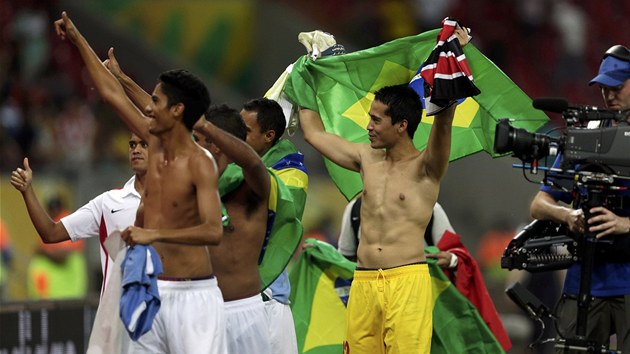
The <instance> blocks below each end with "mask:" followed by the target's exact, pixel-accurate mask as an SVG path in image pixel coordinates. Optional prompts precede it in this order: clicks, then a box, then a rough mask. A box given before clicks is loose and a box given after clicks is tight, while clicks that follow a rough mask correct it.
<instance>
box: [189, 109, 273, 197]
mask: <svg viewBox="0 0 630 354" xmlns="http://www.w3.org/2000/svg"><path fill="white" fill-rule="evenodd" d="M194 131H195V132H196V133H200V134H203V135H204V136H205V137H206V139H208V141H211V142H212V143H214V144H215V145H216V146H217V147H218V148H219V149H221V151H222V152H223V153H224V154H225V155H226V156H227V157H228V158H229V159H230V160H232V161H233V162H234V163H236V164H237V165H238V166H240V167H241V168H242V169H243V177H245V183H247V185H249V187H250V188H251V189H252V190H253V191H254V193H256V194H257V195H258V196H259V197H260V198H262V199H265V200H266V199H267V197H268V196H269V189H270V188H271V187H270V185H271V183H270V181H269V177H270V176H269V172H268V171H267V167H266V166H265V164H264V163H263V161H262V160H261V159H260V156H258V154H257V153H256V151H255V150H254V149H252V147H251V146H249V144H247V143H246V142H245V141H243V140H241V139H239V138H237V137H235V136H234V135H232V134H230V133H228V132H226V131H224V130H223V129H221V128H219V127H217V126H216V125H214V124H212V122H209V121H207V120H206V119H205V118H203V117H202V118H201V119H199V120H198V121H197V123H196V124H195V126H194Z"/></svg>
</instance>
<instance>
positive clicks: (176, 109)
mask: <svg viewBox="0 0 630 354" xmlns="http://www.w3.org/2000/svg"><path fill="white" fill-rule="evenodd" d="M184 108H185V106H184V104H183V103H181V102H180V103H176V104H174V105H172V106H171V110H172V111H173V114H174V115H175V116H177V117H182V116H184Z"/></svg>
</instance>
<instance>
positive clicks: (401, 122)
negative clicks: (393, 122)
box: [398, 119, 409, 133]
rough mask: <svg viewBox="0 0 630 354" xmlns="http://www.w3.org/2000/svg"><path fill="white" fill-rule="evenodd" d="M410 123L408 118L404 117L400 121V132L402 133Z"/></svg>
mask: <svg viewBox="0 0 630 354" xmlns="http://www.w3.org/2000/svg"><path fill="white" fill-rule="evenodd" d="M408 125H409V122H408V121H407V120H406V119H403V120H401V121H400V122H398V133H402V132H404V131H405V130H407V126H408Z"/></svg>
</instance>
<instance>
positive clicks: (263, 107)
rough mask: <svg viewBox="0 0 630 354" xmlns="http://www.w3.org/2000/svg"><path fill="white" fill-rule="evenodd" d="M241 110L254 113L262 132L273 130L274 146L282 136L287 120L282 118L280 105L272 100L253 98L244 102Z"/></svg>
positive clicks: (282, 113)
mask: <svg viewBox="0 0 630 354" xmlns="http://www.w3.org/2000/svg"><path fill="white" fill-rule="evenodd" d="M243 109H244V110H246V111H252V112H256V117H257V120H258V125H259V126H260V130H261V131H262V132H266V131H268V130H273V131H274V132H276V136H275V138H274V140H273V143H272V145H274V144H275V143H276V142H278V140H279V139H280V137H282V135H283V134H284V128H285V126H286V125H287V120H286V118H285V117H284V112H283V111H282V107H280V104H278V102H276V101H274V100H270V99H268V98H265V97H263V98H255V99H253V100H249V101H247V102H245V104H244V105H243Z"/></svg>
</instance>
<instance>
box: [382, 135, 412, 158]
mask: <svg viewBox="0 0 630 354" xmlns="http://www.w3.org/2000/svg"><path fill="white" fill-rule="evenodd" d="M419 154H420V151H418V149H417V148H416V147H415V146H414V145H413V140H410V139H409V140H404V141H401V142H399V143H398V144H396V145H394V146H392V147H390V148H386V149H385V160H388V161H392V162H398V161H402V160H407V159H409V158H411V157H416V156H418V155H419Z"/></svg>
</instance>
